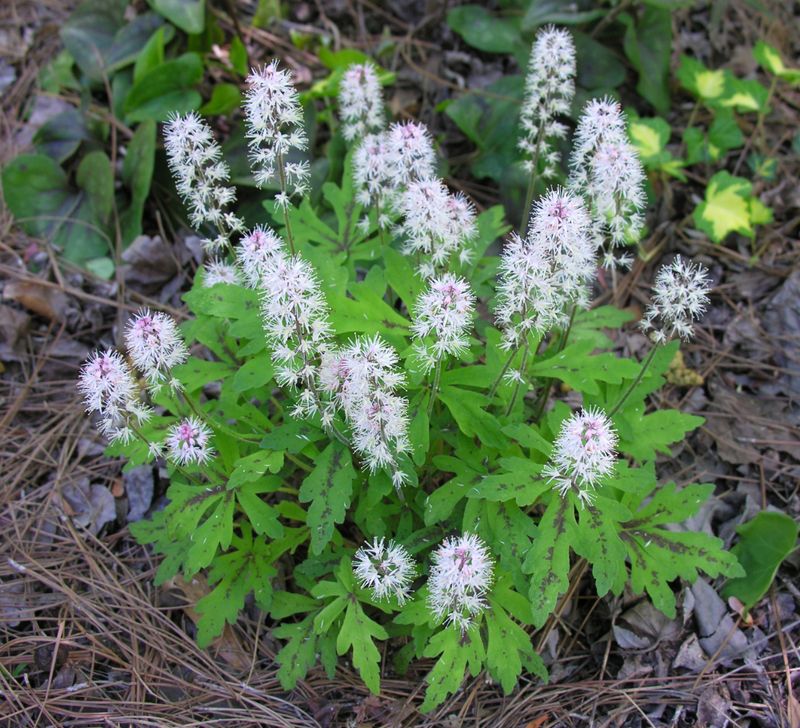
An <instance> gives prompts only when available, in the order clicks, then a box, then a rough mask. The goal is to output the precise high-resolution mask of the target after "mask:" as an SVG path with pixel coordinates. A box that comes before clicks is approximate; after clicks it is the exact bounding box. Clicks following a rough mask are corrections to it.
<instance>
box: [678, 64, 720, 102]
mask: <svg viewBox="0 0 800 728" xmlns="http://www.w3.org/2000/svg"><path fill="white" fill-rule="evenodd" d="M678 80H679V81H680V82H681V85H682V86H683V87H684V88H685V89H686V90H687V91H689V92H690V93H691V94H693V95H694V96H696V97H697V98H698V99H699V100H700V101H705V102H706V103H708V102H714V101H716V100H718V99H719V98H720V97H721V96H722V95H723V94H724V93H725V72H724V71H723V70H721V69H720V70H716V71H712V70H710V69H708V68H706V67H705V66H704V65H703V64H702V63H700V61H697V60H695V59H694V58H690V57H689V56H681V63H680V66H679V67H678Z"/></svg>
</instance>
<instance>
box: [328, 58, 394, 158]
mask: <svg viewBox="0 0 800 728" xmlns="http://www.w3.org/2000/svg"><path fill="white" fill-rule="evenodd" d="M339 115H340V116H341V119H342V136H343V137H344V138H345V139H346V140H347V141H348V142H352V141H354V140H356V139H361V138H362V137H364V136H365V135H366V134H369V133H370V132H377V131H380V130H381V129H383V127H384V125H385V124H386V117H385V116H384V113H383V97H382V94H381V84H380V81H379V80H378V74H377V73H376V71H375V67H374V66H373V65H372V64H371V63H363V64H358V65H353V66H350V67H349V68H348V69H347V70H346V71H345V73H344V76H343V77H342V80H341V83H340V85H339Z"/></svg>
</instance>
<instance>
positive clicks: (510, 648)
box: [485, 599, 547, 695]
mask: <svg viewBox="0 0 800 728" xmlns="http://www.w3.org/2000/svg"><path fill="white" fill-rule="evenodd" d="M489 604H490V607H491V608H490V609H489V610H487V611H486V613H485V620H486V628H487V633H488V642H487V646H486V666H487V667H488V668H489V673H490V674H491V675H492V677H493V678H494V679H495V680H497V681H498V682H499V683H500V685H501V686H502V688H503V692H504V693H505V694H506V695H508V694H509V693H510V692H511V691H512V690H513V689H514V686H515V685H516V684H517V680H518V678H519V676H520V674H521V673H522V667H523V662H524V663H525V665H526V666H527V667H528V669H529V670H531V671H532V672H534V673H535V674H537V675H538V676H539V677H540V678H541V679H542V680H547V668H546V667H545V666H544V663H543V662H542V658H541V657H539V655H538V654H537V653H536V650H535V649H534V648H533V644H532V643H531V638H530V636H529V635H528V633H527V632H526V631H525V630H524V629H522V627H520V626H519V625H518V624H517V623H516V622H515V621H514V620H513V619H511V617H509V616H508V614H507V613H506V611H505V610H504V609H503V608H502V607H501V606H500V604H498V603H497V602H496V601H495V600H493V599H490V600H489Z"/></svg>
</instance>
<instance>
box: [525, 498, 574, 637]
mask: <svg viewBox="0 0 800 728" xmlns="http://www.w3.org/2000/svg"><path fill="white" fill-rule="evenodd" d="M575 529H576V524H575V512H574V509H573V506H572V503H571V501H570V500H569V499H568V498H561V497H559V496H557V495H554V496H553V498H552V499H551V500H550V504H549V505H548V506H547V509H546V510H545V512H544V515H543V516H542V519H541V520H540V521H539V526H538V529H537V531H536V536H535V538H534V539H533V545H532V546H531V548H530V550H529V551H528V554H527V556H526V557H525V563H524V565H523V569H524V571H525V572H526V573H528V574H530V575H531V581H530V591H529V593H528V595H529V597H530V602H531V612H532V615H533V624H534V625H535V626H536V627H537V628H538V627H541V626H542V625H543V624H544V623H545V622H546V621H547V618H548V617H549V616H550V615H551V614H552V612H553V610H554V609H555V607H556V603H557V602H558V598H559V596H561V594H563V593H564V592H565V591H566V590H567V588H568V587H569V580H568V578H567V577H568V574H569V548H570V541H571V540H572V538H573V534H574V533H575Z"/></svg>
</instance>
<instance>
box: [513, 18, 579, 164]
mask: <svg viewBox="0 0 800 728" xmlns="http://www.w3.org/2000/svg"><path fill="white" fill-rule="evenodd" d="M574 95H575V44H574V43H573V41H572V36H571V35H570V33H569V32H568V31H566V30H563V29H561V28H554V27H553V26H552V25H550V26H547V27H546V28H542V29H541V30H540V31H539V32H538V33H537V34H536V41H535V42H534V44H533V50H532V52H531V57H530V62H529V66H528V76H527V78H526V80H525V101H524V102H523V104H522V112H521V115H520V124H521V126H522V132H523V136H522V138H521V139H520V142H519V147H520V149H521V150H522V152H523V153H524V154H525V155H526V156H527V159H526V167H527V169H528V171H529V172H531V173H533V172H535V170H534V169H533V168H532V165H533V164H534V160H536V161H537V162H538V160H542V161H543V162H544V165H543V169H542V173H541V174H542V177H544V178H545V179H548V178H551V177H554V176H555V174H556V173H557V171H558V162H559V155H558V151H557V150H556V149H555V147H554V145H553V140H554V139H562V138H563V137H564V136H565V135H566V132H567V128H566V126H564V124H562V123H561V122H560V121H558V119H557V117H558V116H562V115H566V114H569V111H570V106H571V104H572V98H573V96H574Z"/></svg>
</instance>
